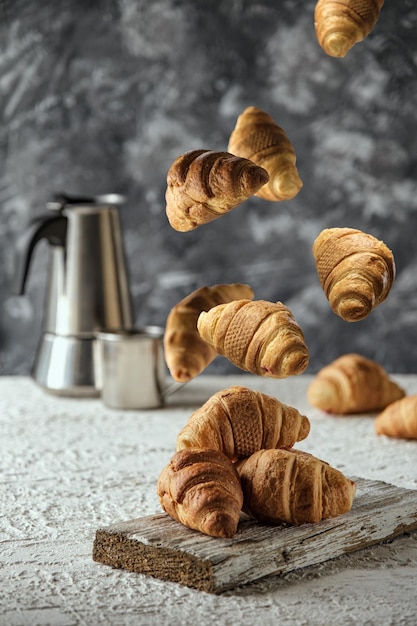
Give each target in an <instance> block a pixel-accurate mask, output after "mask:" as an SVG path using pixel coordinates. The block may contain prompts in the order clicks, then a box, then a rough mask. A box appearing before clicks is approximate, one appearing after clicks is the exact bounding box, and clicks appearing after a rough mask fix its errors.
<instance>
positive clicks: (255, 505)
mask: <svg viewBox="0 0 417 626" xmlns="http://www.w3.org/2000/svg"><path fill="white" fill-rule="evenodd" d="M236 467H237V470H238V473H239V476H240V480H241V484H242V489H243V498H244V501H243V510H244V511H245V512H246V513H247V514H249V515H250V516H252V517H253V518H255V519H256V520H258V521H260V522H267V523H269V524H280V523H288V524H292V525H300V524H307V523H316V522H320V521H321V520H322V519H326V518H330V517H337V516H338V515H342V514H343V513H347V512H348V511H350V509H351V508H352V502H353V499H354V496H355V492H356V485H355V483H354V482H353V481H352V480H350V479H349V478H346V477H345V476H344V475H343V474H342V473H341V472H340V471H339V470H337V469H335V468H333V467H331V466H330V465H329V464H328V463H326V462H325V461H322V460H320V459H318V458H316V457H315V456H313V455H311V454H308V453H306V452H302V451H300V450H280V449H275V450H273V449H270V450H259V451H258V452H255V453H254V454H252V455H251V456H250V457H248V458H247V459H244V460H242V461H238V462H237V463H236Z"/></svg>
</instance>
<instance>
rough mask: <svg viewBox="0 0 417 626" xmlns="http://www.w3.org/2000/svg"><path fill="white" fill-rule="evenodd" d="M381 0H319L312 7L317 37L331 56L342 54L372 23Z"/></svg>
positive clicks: (360, 39)
mask: <svg viewBox="0 0 417 626" xmlns="http://www.w3.org/2000/svg"><path fill="white" fill-rule="evenodd" d="M383 4H384V0H318V2H317V4H316V7H315V11H314V26H315V29H316V36H317V41H318V42H319V44H320V46H321V47H322V48H323V50H324V51H325V52H326V54H328V55H329V56H332V57H344V56H346V54H347V53H348V52H349V50H350V49H351V48H352V47H353V46H354V45H355V44H356V43H358V42H359V41H362V39H364V38H365V37H366V36H367V35H369V33H370V32H371V30H372V29H373V27H374V26H375V24H376V22H377V20H378V17H379V13H380V10H381V8H382V5H383Z"/></svg>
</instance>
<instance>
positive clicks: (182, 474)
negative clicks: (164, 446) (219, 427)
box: [157, 449, 243, 537]
mask: <svg viewBox="0 0 417 626" xmlns="http://www.w3.org/2000/svg"><path fill="white" fill-rule="evenodd" d="M157 492H158V496H159V499H160V502H161V506H162V508H163V509H164V511H166V513H168V515H170V516H171V517H172V518H173V519H174V520H176V521H178V522H181V523H182V524H184V525H185V526H188V527H189V528H193V529H194V530H199V531H200V532H202V533H205V534H206V535H210V536H212V537H233V535H234V534H235V533H236V530H237V526H238V523H239V518H240V511H241V508H242V503H243V494H242V487H241V485H240V481H239V476H238V474H237V472H236V469H235V467H234V465H233V463H232V462H231V460H230V459H228V458H227V456H225V455H224V454H223V453H222V452H219V451H217V450H209V449H196V450H193V449H189V450H180V451H179V452H176V453H175V454H174V455H173V456H172V458H171V460H170V462H169V463H168V465H167V466H166V467H165V468H164V469H163V470H162V472H161V474H160V475H159V479H158V484H157Z"/></svg>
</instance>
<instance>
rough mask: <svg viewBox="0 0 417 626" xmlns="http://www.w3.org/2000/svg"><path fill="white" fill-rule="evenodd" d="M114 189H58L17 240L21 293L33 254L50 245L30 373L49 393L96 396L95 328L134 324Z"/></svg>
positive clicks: (117, 201)
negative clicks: (99, 192)
mask: <svg viewBox="0 0 417 626" xmlns="http://www.w3.org/2000/svg"><path fill="white" fill-rule="evenodd" d="M122 202H123V197H122V196H118V195H115V194H109V195H104V196H96V197H92V198H83V197H71V196H67V195H64V194H59V195H56V196H55V198H54V201H53V202H50V203H48V205H47V209H48V210H47V211H46V212H45V213H44V214H43V215H40V216H39V217H36V218H34V219H33V220H32V221H31V222H30V223H29V224H28V226H27V228H26V229H25V230H24V231H23V233H22V234H21V236H20V237H19V239H18V241H17V257H18V264H17V276H16V278H17V286H16V291H17V293H19V294H23V293H24V290H25V283H26V278H27V275H28V271H29V267H30V263H31V259H32V252H33V250H34V248H35V246H36V244H37V243H38V242H39V241H40V240H43V239H46V240H47V241H48V243H49V248H50V265H49V276H48V280H47V292H46V303H45V312H44V323H43V333H42V336H41V338H40V342H39V345H38V349H37V353H36V357H35V362H34V365H33V369H32V376H33V378H34V379H35V380H36V382H37V383H39V385H41V386H42V387H43V388H44V389H46V390H47V391H49V392H51V393H56V394H58V395H66V396H97V395H99V389H98V387H99V384H98V382H99V381H98V378H99V376H100V374H99V371H98V370H99V367H98V364H97V360H96V358H95V344H96V337H97V332H98V331H100V330H102V329H112V330H115V331H117V330H122V331H123V330H129V329H131V328H132V317H133V316H132V305H131V298H130V290H129V282H128V276H127V270H126V262H125V255H124V249H123V240H122V233H121V226H120V219H119V210H118V206H119V205H120V204H121V203H122Z"/></svg>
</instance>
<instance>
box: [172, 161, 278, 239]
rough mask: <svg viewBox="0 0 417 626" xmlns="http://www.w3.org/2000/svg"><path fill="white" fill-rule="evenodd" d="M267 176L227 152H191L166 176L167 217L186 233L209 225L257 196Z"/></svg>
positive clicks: (256, 167) (262, 170) (254, 165)
mask: <svg viewBox="0 0 417 626" xmlns="http://www.w3.org/2000/svg"><path fill="white" fill-rule="evenodd" d="M268 178H269V176H268V173H267V171H266V170H264V169H263V168H262V167H259V166H258V165H256V164H255V163H253V162H252V161H249V160H248V159H243V158H241V157H238V156H235V155H233V154H230V153H228V152H215V151H213V150H190V151H189V152H186V153H185V154H182V155H181V156H179V157H178V158H177V159H176V160H175V161H174V163H173V164H172V165H171V167H170V168H169V171H168V175H167V190H166V194H165V198H166V214H167V217H168V221H169V223H170V224H171V226H172V228H174V229H175V230H178V231H180V232H186V231H190V230H193V229H195V228H197V227H198V226H201V225H202V224H207V223H208V222H211V221H213V220H215V219H217V218H218V217H221V216H222V215H224V214H225V213H228V212H229V211H231V210H232V209H234V208H235V207H236V206H238V205H239V204H241V203H242V202H244V201H245V200H247V199H248V198H249V197H250V196H252V195H254V194H255V193H256V192H257V191H258V190H259V189H260V188H261V187H262V186H263V185H265V183H266V182H267V181H268Z"/></svg>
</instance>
